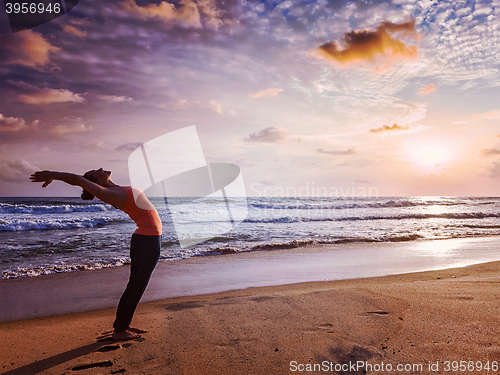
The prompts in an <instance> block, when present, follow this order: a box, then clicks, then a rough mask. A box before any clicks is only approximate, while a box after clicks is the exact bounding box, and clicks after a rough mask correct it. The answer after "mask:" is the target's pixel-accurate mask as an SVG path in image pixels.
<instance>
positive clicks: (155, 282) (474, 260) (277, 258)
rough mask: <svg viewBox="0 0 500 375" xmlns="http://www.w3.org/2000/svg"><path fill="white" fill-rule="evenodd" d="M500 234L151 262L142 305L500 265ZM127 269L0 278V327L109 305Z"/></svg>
mask: <svg viewBox="0 0 500 375" xmlns="http://www.w3.org/2000/svg"><path fill="white" fill-rule="evenodd" d="M499 248H500V237H481V238H461V239H444V240H427V241H410V242H404V243H401V242H397V243H370V244H366V243H355V244H334V245H311V246H305V247H300V248H295V249H287V250H273V251H258V252H247V253H245V252H243V253H238V254H226V255H217V256H213V257H193V258H188V259H183V260H179V261H173V262H161V263H159V264H158V266H157V268H156V270H155V272H154V273H153V276H152V278H151V281H150V284H149V286H148V288H147V290H146V292H145V294H144V296H143V298H142V300H141V303H145V302H149V301H156V300H164V299H168V298H175V297H182V296H193V295H206V294H212V293H218V292H224V291H230V290H241V289H247V288H252V287H266V286H277V285H286V284H295V283H303V282H314V281H331V280H351V279H359V278H369V277H378V276H386V275H403V274H408V273H413V272H424V271H430V270H443V269H448V268H457V267H462V266H467V265H471V264H478V263H487V262H491V261H497V260H500V252H499V251H498V249H499ZM128 273H129V266H121V267H114V268H105V269H100V270H91V271H90V270H89V271H78V272H69V273H60V274H49V275H42V276H36V277H32V278H20V279H5V280H0V293H1V295H0V296H1V298H2V301H3V303H2V304H1V305H0V322H7V321H14V320H23V319H30V318H37V317H47V316H54V315H62V314H70V313H77V312H84V311H92V310H99V309H104V308H109V307H116V305H117V303H118V300H119V298H120V296H121V294H122V292H123V290H124V288H125V286H126V283H127V280H128Z"/></svg>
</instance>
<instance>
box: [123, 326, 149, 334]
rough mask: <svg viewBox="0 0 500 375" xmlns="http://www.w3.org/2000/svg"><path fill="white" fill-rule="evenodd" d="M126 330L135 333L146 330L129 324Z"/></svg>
mask: <svg viewBox="0 0 500 375" xmlns="http://www.w3.org/2000/svg"><path fill="white" fill-rule="evenodd" d="M127 331H129V332H135V333H146V332H147V331H146V330H145V329H141V328H134V327H131V326H128V328H127Z"/></svg>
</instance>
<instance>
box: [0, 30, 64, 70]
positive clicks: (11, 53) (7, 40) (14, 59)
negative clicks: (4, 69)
mask: <svg viewBox="0 0 500 375" xmlns="http://www.w3.org/2000/svg"><path fill="white" fill-rule="evenodd" d="M0 49H1V55H2V60H3V61H2V64H5V65H24V66H29V67H30V68H34V69H37V70H41V71H46V70H47V68H49V62H50V54H51V53H55V52H57V51H59V50H60V48H58V47H55V46H53V45H51V44H50V43H49V42H48V41H47V40H45V39H44V37H43V36H42V34H40V33H37V32H34V31H32V30H24V31H23V32H19V33H15V34H8V35H5V34H4V35H2V37H1V43H0Z"/></svg>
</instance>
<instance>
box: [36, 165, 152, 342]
mask: <svg viewBox="0 0 500 375" xmlns="http://www.w3.org/2000/svg"><path fill="white" fill-rule="evenodd" d="M110 177H111V172H110V171H105V170H103V169H102V168H100V169H97V170H91V171H88V172H86V173H85V174H84V175H83V176H80V175H76V174H73V173H65V172H53V171H41V172H35V173H34V174H32V175H31V177H30V179H31V181H32V182H43V185H42V187H47V186H48V185H49V184H50V183H51V182H52V181H54V180H60V181H63V182H65V183H67V184H70V185H78V186H80V187H82V188H83V192H82V195H81V197H82V199H85V200H91V199H93V198H94V196H96V197H97V198H99V199H100V200H101V201H103V202H105V203H109V204H111V205H112V206H114V207H116V208H118V209H120V210H122V211H123V212H125V213H126V214H128V215H129V216H130V217H131V218H132V220H134V221H135V223H136V224H137V229H136V231H135V232H134V234H133V235H132V240H131V244H130V258H131V263H130V279H129V281H128V284H127V288H126V289H125V292H123V295H122V296H121V298H120V302H119V304H118V308H117V310H116V319H115V322H114V324H113V328H114V332H113V335H112V336H111V338H112V339H113V340H130V339H135V338H138V337H140V336H139V333H144V332H146V331H145V330H142V329H139V328H134V327H131V326H130V323H131V321H132V316H133V315H134V311H135V309H136V307H137V305H138V304H139V301H140V299H141V297H142V294H143V293H144V291H145V290H146V286H147V285H148V282H149V278H150V276H151V274H152V272H153V270H154V268H155V267H156V264H157V263H158V259H159V257H160V248H161V233H162V226H161V221H160V218H159V216H158V213H157V212H156V209H155V208H154V206H153V205H152V204H151V202H150V201H149V200H148V198H147V197H146V196H145V194H143V193H142V192H141V191H140V190H139V189H136V188H133V187H123V186H119V185H117V184H115V183H114V182H113V181H111V178H110Z"/></svg>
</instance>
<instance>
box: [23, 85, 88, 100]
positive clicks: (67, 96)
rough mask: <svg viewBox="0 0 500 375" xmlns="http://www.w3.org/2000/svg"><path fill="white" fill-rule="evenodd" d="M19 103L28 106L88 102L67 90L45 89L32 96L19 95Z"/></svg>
mask: <svg viewBox="0 0 500 375" xmlns="http://www.w3.org/2000/svg"><path fill="white" fill-rule="evenodd" d="M17 98H18V99H19V101H21V102H23V103H28V104H51V103H64V102H74V103H85V102H86V100H85V98H83V97H82V96H81V94H75V93H73V92H71V91H69V90H66V89H59V90H56V89H50V88H45V89H41V90H39V91H38V92H37V93H34V94H30V95H24V94H22V95H19V96H18V97H17Z"/></svg>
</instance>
